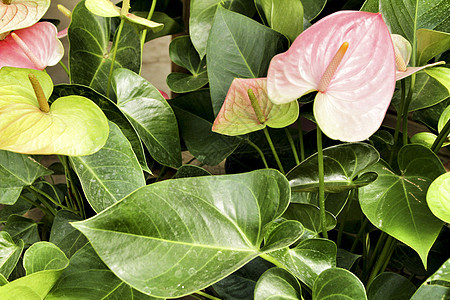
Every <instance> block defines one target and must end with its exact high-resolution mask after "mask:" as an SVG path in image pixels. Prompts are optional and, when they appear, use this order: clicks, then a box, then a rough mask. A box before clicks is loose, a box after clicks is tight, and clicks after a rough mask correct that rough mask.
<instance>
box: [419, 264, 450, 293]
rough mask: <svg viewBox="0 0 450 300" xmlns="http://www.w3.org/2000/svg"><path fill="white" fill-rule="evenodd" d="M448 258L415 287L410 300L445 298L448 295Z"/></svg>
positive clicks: (449, 283) (449, 291) (449, 273)
mask: <svg viewBox="0 0 450 300" xmlns="http://www.w3.org/2000/svg"><path fill="white" fill-rule="evenodd" d="M449 269H450V259H447V261H446V262H444V263H443V264H442V266H441V267H440V268H439V269H438V270H437V271H436V272H435V273H434V274H433V275H431V276H430V277H429V278H428V279H427V280H425V282H424V283H423V284H422V285H421V286H420V287H419V288H418V289H417V291H416V292H415V293H414V295H413V296H412V298H411V300H421V299H447V298H448V297H449V296H450V272H449Z"/></svg>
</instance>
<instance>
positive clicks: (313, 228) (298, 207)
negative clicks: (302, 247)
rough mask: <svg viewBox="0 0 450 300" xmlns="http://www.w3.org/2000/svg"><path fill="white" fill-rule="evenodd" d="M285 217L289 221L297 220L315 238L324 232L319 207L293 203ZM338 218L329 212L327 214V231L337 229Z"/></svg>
mask: <svg viewBox="0 0 450 300" xmlns="http://www.w3.org/2000/svg"><path fill="white" fill-rule="evenodd" d="M283 217H284V218H286V219H288V220H297V221H299V222H300V223H302V225H303V226H304V227H305V229H307V230H308V231H310V233H311V234H312V235H314V236H317V237H318V236H319V233H321V232H322V229H321V225H320V209H319V208H318V207H317V206H314V205H312V204H306V203H291V204H290V205H289V207H288V209H287V210H286V211H285V212H284V214H283ZM336 222H337V221H336V218H335V217H334V216H333V215H332V214H330V213H329V212H328V211H327V212H326V214H325V224H326V228H327V231H330V230H332V229H333V228H334V227H336Z"/></svg>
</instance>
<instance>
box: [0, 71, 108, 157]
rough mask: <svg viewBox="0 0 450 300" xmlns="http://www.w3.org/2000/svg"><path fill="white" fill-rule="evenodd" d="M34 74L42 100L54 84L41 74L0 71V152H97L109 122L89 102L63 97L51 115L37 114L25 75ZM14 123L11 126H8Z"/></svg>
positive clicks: (35, 100) (95, 106)
mask: <svg viewBox="0 0 450 300" xmlns="http://www.w3.org/2000/svg"><path fill="white" fill-rule="evenodd" d="M30 73H31V74H34V75H35V76H36V78H37V80H38V81H39V83H40V85H41V86H42V89H43V92H44V95H45V98H47V99H48V97H49V96H50V94H51V92H52V89H53V84H52V81H51V78H50V76H48V75H47V73H45V72H42V71H35V70H31V69H17V68H10V67H4V68H2V69H0V109H1V111H0V116H1V117H0V131H1V132H2V135H1V137H0V149H4V150H9V151H14V152H19V153H28V154H62V155H74V156H78V155H87V154H91V153H94V152H96V151H98V150H99V149H100V148H101V147H103V145H104V144H105V142H106V139H107V138H108V130H109V128H108V120H107V119H106V117H105V115H104V114H103V112H102V111H101V109H100V108H99V107H98V106H97V105H95V104H94V103H93V102H92V101H91V100H89V99H87V98H84V97H81V96H68V97H62V98H59V99H57V100H56V101H54V102H53V103H52V105H51V107H50V111H49V112H48V113H45V112H43V111H41V110H40V107H39V104H38V100H37V97H36V95H35V92H34V89H33V87H32V85H31V82H30V81H29V79H28V74H30ZM13 122H14V126H10V124H11V123H13Z"/></svg>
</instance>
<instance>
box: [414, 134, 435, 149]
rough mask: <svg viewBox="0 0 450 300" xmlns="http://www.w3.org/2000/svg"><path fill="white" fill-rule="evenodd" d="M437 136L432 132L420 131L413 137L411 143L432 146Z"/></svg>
mask: <svg viewBox="0 0 450 300" xmlns="http://www.w3.org/2000/svg"><path fill="white" fill-rule="evenodd" d="M436 138H437V136H436V135H435V134H433V133H431V132H419V133H416V134H415V135H413V136H412V137H411V143H413V144H420V145H422V146H425V147H427V148H431V146H432V145H433V143H434V141H435V140H436Z"/></svg>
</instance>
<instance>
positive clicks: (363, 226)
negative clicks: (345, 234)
mask: <svg viewBox="0 0 450 300" xmlns="http://www.w3.org/2000/svg"><path fill="white" fill-rule="evenodd" d="M367 223H369V220H368V219H367V218H364V221H363V222H362V224H361V227H360V228H359V231H358V234H357V235H356V238H355V240H354V241H353V244H352V247H351V248H350V252H352V253H353V252H355V249H356V246H358V241H359V239H360V238H361V236H362V235H363V233H364V230H365V229H366V226H367Z"/></svg>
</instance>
